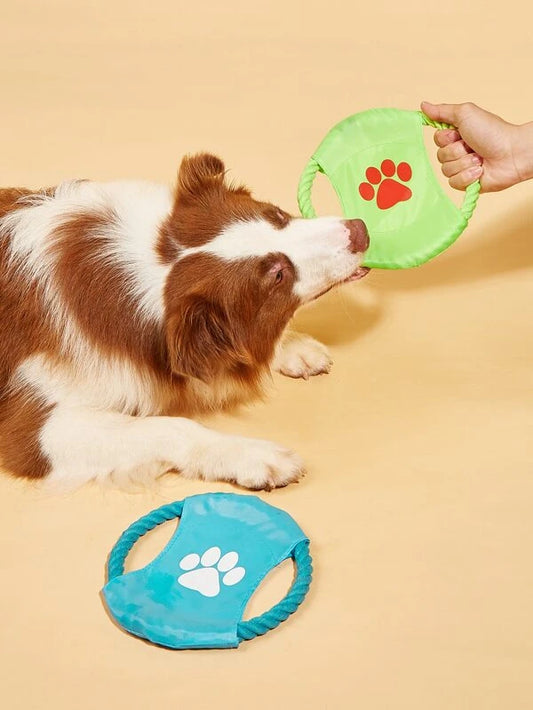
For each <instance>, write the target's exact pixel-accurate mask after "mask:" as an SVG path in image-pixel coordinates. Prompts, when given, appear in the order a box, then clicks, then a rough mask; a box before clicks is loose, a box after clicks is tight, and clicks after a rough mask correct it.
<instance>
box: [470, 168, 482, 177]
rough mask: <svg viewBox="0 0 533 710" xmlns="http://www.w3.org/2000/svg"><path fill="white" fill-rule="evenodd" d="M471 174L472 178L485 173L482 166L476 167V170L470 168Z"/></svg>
mask: <svg viewBox="0 0 533 710" xmlns="http://www.w3.org/2000/svg"><path fill="white" fill-rule="evenodd" d="M469 172H470V175H472V177H479V176H480V175H481V173H482V172H483V168H482V167H481V165H476V166H475V167H474V168H470V171H469Z"/></svg>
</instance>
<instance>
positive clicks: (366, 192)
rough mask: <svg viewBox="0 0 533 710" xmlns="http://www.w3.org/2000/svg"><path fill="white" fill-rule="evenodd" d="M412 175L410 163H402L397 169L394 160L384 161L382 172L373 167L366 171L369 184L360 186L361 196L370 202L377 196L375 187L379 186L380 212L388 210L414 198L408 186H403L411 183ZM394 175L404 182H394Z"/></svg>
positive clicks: (378, 204) (365, 183) (378, 201)
mask: <svg viewBox="0 0 533 710" xmlns="http://www.w3.org/2000/svg"><path fill="white" fill-rule="evenodd" d="M412 174H413V171H412V170H411V166H410V165H409V163H400V164H399V165H398V167H396V164H395V163H394V162H393V161H392V160H384V161H383V162H382V163H381V170H378V169H377V168H372V167H370V168H367V169H366V173H365V176H366V179H367V180H368V182H362V183H361V184H360V185H359V194H360V195H361V197H362V198H363V200H367V201H368V202H370V200H373V199H374V195H375V194H376V188H374V187H373V186H374V185H379V187H378V188H377V191H378V194H377V197H376V204H377V206H378V207H379V209H380V210H388V209H389V208H390V207H394V205H396V204H398V202H405V201H406V200H409V199H410V198H411V197H412V195H413V193H412V192H411V190H410V189H409V188H408V187H407V185H403V184H402V183H404V182H409V180H410V179H411V176H412ZM394 175H397V177H398V178H399V179H400V180H401V181H402V182H398V180H394V179H393V176H394ZM383 176H385V179H383Z"/></svg>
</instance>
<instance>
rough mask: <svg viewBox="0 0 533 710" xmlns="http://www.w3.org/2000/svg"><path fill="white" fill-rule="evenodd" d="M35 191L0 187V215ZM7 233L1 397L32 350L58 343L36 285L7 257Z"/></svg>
mask: <svg viewBox="0 0 533 710" xmlns="http://www.w3.org/2000/svg"><path fill="white" fill-rule="evenodd" d="M32 194H35V193H34V192H32V191H31V190H24V189H21V188H13V189H7V190H0V217H2V216H4V215H6V214H7V213H8V212H10V211H12V210H16V209H18V208H20V207H22V206H23V205H20V204H18V203H17V200H19V199H20V198H21V197H27V196H29V195H32ZM8 253H9V235H5V236H4V237H3V238H0V294H1V297H0V323H2V324H3V328H2V337H1V338H0V400H1V398H2V396H3V391H4V389H5V387H6V385H7V383H8V381H9V378H10V376H11V374H12V373H13V372H14V370H15V368H16V367H17V365H19V363H20V362H22V361H23V360H24V359H25V358H26V357H28V356H29V355H31V354H32V353H34V352H35V351H41V352H47V351H51V350H53V349H54V348H56V347H57V342H58V339H57V337H56V334H55V333H54V332H53V331H52V330H51V328H50V326H49V324H48V321H47V318H46V314H45V310H44V306H43V301H42V298H41V295H40V293H39V289H38V287H37V285H36V284H35V283H32V282H30V281H28V280H27V279H26V277H25V276H23V275H21V274H20V272H19V271H18V269H17V266H16V265H15V264H13V263H10V262H9V260H8Z"/></svg>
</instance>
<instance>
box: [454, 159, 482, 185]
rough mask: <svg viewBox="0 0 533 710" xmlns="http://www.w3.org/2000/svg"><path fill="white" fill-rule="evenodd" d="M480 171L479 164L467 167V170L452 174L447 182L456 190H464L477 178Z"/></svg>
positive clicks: (479, 175)
mask: <svg viewBox="0 0 533 710" xmlns="http://www.w3.org/2000/svg"><path fill="white" fill-rule="evenodd" d="M482 172H483V167H482V166H481V165H477V166H475V167H473V168H468V170H463V171H462V172H460V173H458V174H457V175H453V177H451V178H450V179H449V180H448V182H449V183H450V185H451V187H453V188H455V189H456V190H465V189H466V188H467V187H468V186H469V185H471V184H472V183H473V182H475V181H476V180H479V178H480V177H481V174H482Z"/></svg>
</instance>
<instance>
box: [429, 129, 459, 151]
mask: <svg viewBox="0 0 533 710" xmlns="http://www.w3.org/2000/svg"><path fill="white" fill-rule="evenodd" d="M433 140H434V141H435V143H436V144H437V145H439V146H441V147H443V146H445V145H448V143H455V142H456V141H459V140H461V136H460V135H459V131H456V130H455V128H445V129H444V130H442V131H435V135H434V136H433Z"/></svg>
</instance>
